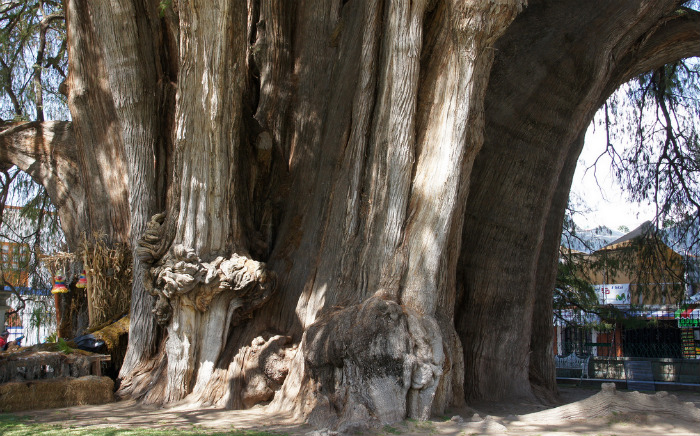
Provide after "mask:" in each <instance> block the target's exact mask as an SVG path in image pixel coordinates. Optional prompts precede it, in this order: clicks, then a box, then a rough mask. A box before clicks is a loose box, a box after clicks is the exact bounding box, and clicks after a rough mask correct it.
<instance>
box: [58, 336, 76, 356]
mask: <svg viewBox="0 0 700 436" xmlns="http://www.w3.org/2000/svg"><path fill="white" fill-rule="evenodd" d="M56 348H58V351H60V352H62V353H65V354H71V353H72V352H73V351H75V350H74V349H73V348H71V347H70V345H68V344H67V343H66V340H65V339H63V338H58V342H56Z"/></svg>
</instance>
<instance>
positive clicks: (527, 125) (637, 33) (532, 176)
mask: <svg viewBox="0 0 700 436" xmlns="http://www.w3.org/2000/svg"><path fill="white" fill-rule="evenodd" d="M677 7H678V2H674V1H669V2H664V3H663V4H661V3H655V4H654V5H651V4H645V3H641V2H637V1H629V2H615V3H609V2H595V1H593V2H586V3H585V4H579V3H575V2H559V3H557V4H548V3H546V2H530V4H529V6H528V8H527V9H526V10H525V12H523V13H522V14H521V15H520V16H519V17H518V18H517V19H516V20H515V21H514V23H513V24H512V25H511V26H510V27H509V28H508V30H507V32H506V34H505V35H504V36H503V37H502V38H501V39H500V40H499V42H498V43H497V44H496V52H497V55H496V61H495V64H494V67H493V71H492V74H491V78H490V81H489V88H488V92H487V97H486V129H485V133H486V138H485V140H484V146H483V148H482V150H481V153H480V154H479V155H478V156H477V160H476V163H475V164H474V170H473V172H472V179H471V190H470V197H469V200H468V203H467V204H468V206H467V207H468V209H467V217H466V221H465V225H464V233H463V247H462V259H461V260H460V276H461V278H462V280H463V283H464V294H463V295H462V297H461V302H460V303H459V304H458V308H457V310H456V312H457V313H458V314H459V316H458V319H457V321H456V324H457V331H458V332H459V334H460V337H461V338H462V342H463V345H464V352H465V358H464V359H465V366H466V374H465V391H466V396H467V398H487V399H493V400H497V399H501V398H508V397H511V398H517V397H532V395H533V392H532V390H531V385H530V383H529V378H530V377H531V376H532V377H533V380H539V381H537V382H536V383H537V385H539V386H541V385H542V383H543V382H542V380H540V379H541V377H547V378H548V379H549V381H548V382H546V385H548V386H549V388H550V389H551V388H553V387H554V384H553V379H552V377H553V372H552V371H551V368H549V369H548V368H547V366H548V364H547V363H544V364H543V363H535V364H533V362H532V358H537V359H540V360H543V361H546V362H549V361H551V360H552V356H551V350H548V349H547V347H546V346H544V344H546V343H548V340H547V339H546V337H547V336H548V335H549V334H551V333H548V331H547V330H546V329H544V328H543V327H542V325H540V326H539V328H536V329H535V328H533V322H536V321H535V320H538V319H540V318H542V319H544V318H546V319H548V320H549V318H551V315H550V313H549V312H550V311H548V308H547V305H546V304H544V300H545V299H551V295H550V296H547V297H545V296H543V295H540V294H539V292H538V289H539V287H540V286H542V287H543V288H544V289H549V291H547V292H548V293H550V294H551V290H552V289H553V287H552V286H553V281H552V279H551V278H552V277H553V276H554V274H555V271H554V268H555V266H556V264H555V263H554V262H553V257H554V256H555V254H554V251H553V250H554V248H553V247H555V244H554V240H558V238H559V236H558V235H559V234H560V232H561V228H560V227H561V218H562V217H563V214H564V208H565V206H566V203H565V202H563V201H561V192H562V191H565V192H568V190H569V188H570V181H571V177H572V175H573V171H574V169H575V165H572V164H571V162H572V160H574V161H575V159H576V156H578V153H579V152H580V141H578V140H577V138H579V137H580V136H581V135H583V133H584V132H585V128H586V127H587V126H588V124H589V122H590V120H591V119H592V116H593V114H594V112H595V110H596V109H597V108H598V107H600V106H601V104H602V103H603V102H604V101H605V99H607V97H608V96H609V95H610V93H611V92H612V91H614V90H615V89H616V88H617V87H618V86H619V85H620V84H622V83H623V82H622V80H627V79H629V78H630V77H629V76H628V75H626V74H622V73H620V72H619V70H618V67H620V68H622V70H623V71H629V70H630V69H629V66H628V62H629V59H630V58H634V57H635V56H638V55H639V54H640V53H641V52H645V53H647V54H649V53H654V54H655V56H654V57H655V62H658V63H659V64H663V63H665V62H671V61H673V60H676V59H678V56H679V55H680V52H676V51H675V50H663V49H662V48H663V47H668V45H667V44H668V42H669V40H671V41H674V40H675V41H678V40H677V39H676V38H680V36H679V35H686V36H687V33H686V32H687V31H688V30H687V28H686V27H685V25H682V26H679V27H678V28H677V31H678V32H679V33H678V34H676V33H674V32H671V31H669V32H668V33H665V37H664V38H659V39H655V38H656V37H657V36H659V35H660V34H661V33H663V32H660V31H659V27H658V25H659V23H664V22H667V21H668V17H670V16H674V14H675V11H676V8H677ZM572 10H576V14H575V16H574V15H571V11H572ZM543 22H546V23H550V24H551V25H548V27H547V32H546V33H545V34H544V35H543V34H542V27H541V23H543ZM592 29H595V31H592ZM650 35H651V36H653V38H650ZM692 38H697V35H696V34H695V36H693V37H691V39H692ZM651 40H655V43H654V44H652V45H649V46H647V45H646V44H647V43H649V42H650V41H651ZM681 45H683V44H681ZM696 49H697V47H696V48H695V49H692V50H691V49H690V47H689V46H688V47H686V50H687V51H685V53H686V55H688V54H690V53H692V51H693V50H696ZM660 53H664V55H667V56H664V55H661V54H660ZM617 60H623V63H622V64H621V65H618V64H617ZM647 61H648V59H647V58H645V61H644V62H647ZM638 62H641V60H640V59H638ZM622 65H624V67H623V66H622ZM646 65H647V66H648V65H649V64H646ZM557 193H559V194H557ZM494 199H498V200H497V201H494ZM474 229H478V230H477V231H475V230H474ZM553 239H554V240H553ZM540 280H541V281H540ZM539 310H544V311H546V312H539ZM548 322H549V321H548ZM539 335H543V336H544V338H541V339H537V340H535V341H532V339H531V338H532V337H533V336H539ZM530 369H531V370H530Z"/></svg>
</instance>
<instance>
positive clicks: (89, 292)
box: [83, 249, 95, 327]
mask: <svg viewBox="0 0 700 436" xmlns="http://www.w3.org/2000/svg"><path fill="white" fill-rule="evenodd" d="M83 270H85V278H86V279H87V285H86V286H85V292H87V305H88V327H92V322H93V320H94V319H95V318H94V315H93V313H92V280H91V279H90V268H89V267H88V263H87V249H86V250H85V251H84V252H83Z"/></svg>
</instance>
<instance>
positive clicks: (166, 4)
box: [158, 0, 173, 18]
mask: <svg viewBox="0 0 700 436" xmlns="http://www.w3.org/2000/svg"><path fill="white" fill-rule="evenodd" d="M172 5H173V2H172V0H160V3H158V15H159V16H160V17H161V18H163V17H164V16H165V11H166V10H167V9H168V8H170V7H172Z"/></svg>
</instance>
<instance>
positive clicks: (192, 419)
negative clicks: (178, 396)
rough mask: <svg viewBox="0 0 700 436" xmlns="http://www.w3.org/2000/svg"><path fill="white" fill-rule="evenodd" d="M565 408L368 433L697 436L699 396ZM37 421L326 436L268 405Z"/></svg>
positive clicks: (578, 397)
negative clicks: (267, 406)
mask: <svg viewBox="0 0 700 436" xmlns="http://www.w3.org/2000/svg"><path fill="white" fill-rule="evenodd" d="M560 395H561V400H562V404H561V405H560V406H558V407H546V406H542V405H539V404H532V403H510V404H505V403H482V404H472V405H471V406H470V407H467V408H464V409H460V410H450V411H448V413H446V414H445V416H442V417H435V418H433V419H432V420H430V421H424V422H422V421H413V420H407V421H404V422H401V423H397V424H393V425H391V426H384V427H383V428H380V429H375V430H367V431H363V432H361V433H363V434H365V435H377V436H389V435H416V436H434V435H448V436H449V435H455V436H471V435H511V434H514V435H532V436H534V435H542V436H544V435H548V436H554V435H557V436H568V435H596V436H603V435H605V436H612V435H617V436H626V435H697V436H700V393H698V392H673V393H667V392H657V393H656V394H645V393H639V392H628V391H625V390H615V389H614V385H607V386H604V387H603V389H600V390H598V389H588V388H577V387H560ZM18 414H23V415H28V416H30V417H31V419H32V421H34V422H41V423H51V424H59V425H65V426H73V427H84V426H97V427H116V428H125V427H128V428H135V427H142V428H143V427H145V428H154V429H172V428H178V429H193V430H194V429H197V430H202V429H212V430H219V431H226V430H234V429H236V430H265V431H269V432H274V433H286V434H289V435H307V436H329V435H334V434H335V432H329V431H328V430H326V429H320V430H319V429H314V428H311V427H310V426H309V425H307V424H303V423H299V422H295V421H294V420H293V419H292V418H291V417H290V416H285V415H280V414H271V413H268V412H267V411H266V410H265V407H255V408H253V409H250V410H245V411H232V410H222V409H192V408H189V409H188V408H187V407H182V406H180V407H168V408H162V407H153V406H143V405H139V404H136V403H134V402H131V401H123V402H117V403H111V404H105V405H100V406H79V407H70V408H64V409H51V410H43V411H32V412H23V413H18Z"/></svg>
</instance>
